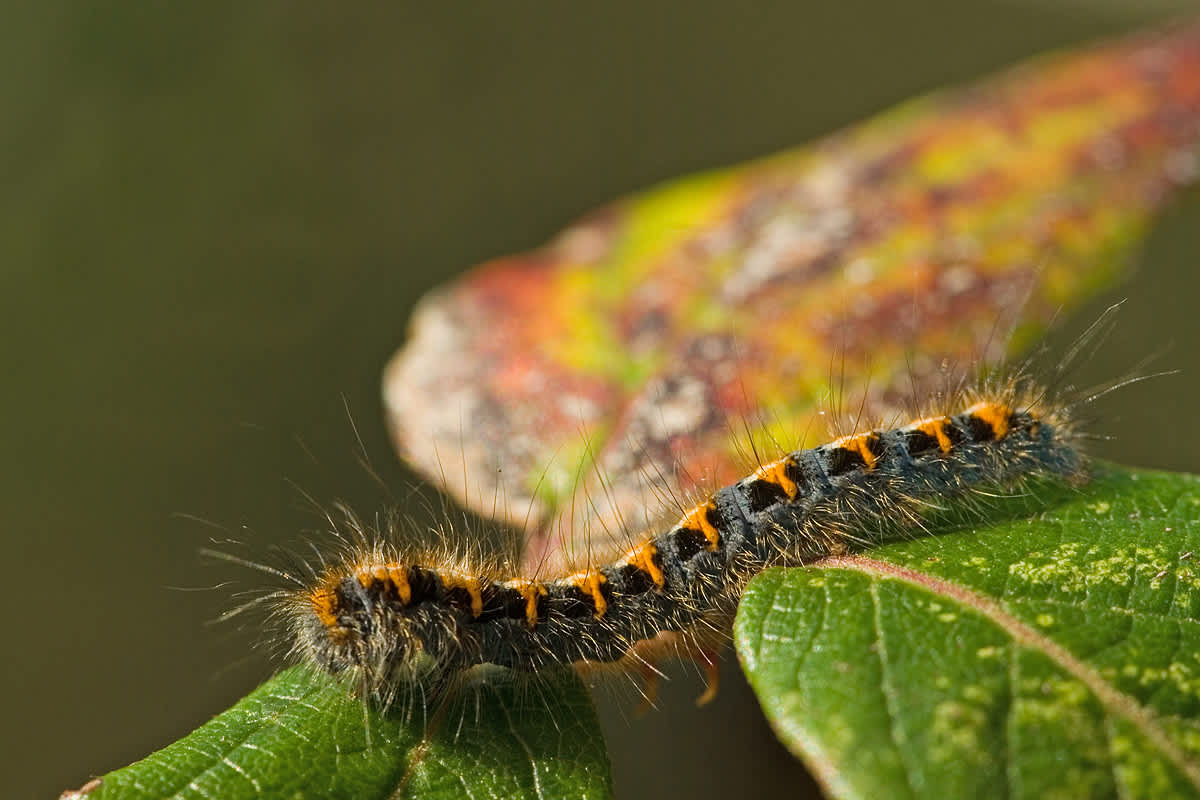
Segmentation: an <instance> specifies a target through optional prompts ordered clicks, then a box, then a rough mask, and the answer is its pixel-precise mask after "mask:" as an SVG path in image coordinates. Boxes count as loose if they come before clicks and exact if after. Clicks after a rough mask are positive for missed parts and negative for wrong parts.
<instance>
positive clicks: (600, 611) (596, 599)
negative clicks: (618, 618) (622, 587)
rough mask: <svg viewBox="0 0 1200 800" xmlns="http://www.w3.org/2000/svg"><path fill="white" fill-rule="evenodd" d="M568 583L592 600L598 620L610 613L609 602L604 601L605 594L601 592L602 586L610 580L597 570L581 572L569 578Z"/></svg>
mask: <svg viewBox="0 0 1200 800" xmlns="http://www.w3.org/2000/svg"><path fill="white" fill-rule="evenodd" d="M567 582H568V583H570V584H572V585H573V586H575V587H576V588H577V589H579V591H581V592H583V593H584V594H586V595H588V596H589V597H591V598H592V605H594V606H595V607H596V619H600V618H602V617H603V616H604V615H605V614H607V613H608V601H607V600H605V599H604V593H603V592H601V591H600V585H601V584H603V583H608V578H606V577H604V575H603V574H601V573H599V572H596V571H595V570H592V571H590V572H579V573H576V574H574V575H572V576H571V577H569V578H567Z"/></svg>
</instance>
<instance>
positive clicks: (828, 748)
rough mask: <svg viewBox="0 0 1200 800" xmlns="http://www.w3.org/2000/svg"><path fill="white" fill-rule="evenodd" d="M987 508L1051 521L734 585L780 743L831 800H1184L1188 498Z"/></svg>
mask: <svg viewBox="0 0 1200 800" xmlns="http://www.w3.org/2000/svg"><path fill="white" fill-rule="evenodd" d="M996 502H997V507H996V510H997V512H998V513H1000V514H1002V515H1004V511H1005V509H1004V505H1005V504H1006V503H1009V502H1011V503H1012V504H1013V505H1014V506H1016V508H1014V509H1011V510H1012V511H1022V512H1027V511H1028V510H1029V509H1030V508H1037V507H1045V506H1049V507H1050V510H1049V511H1045V512H1044V513H1038V514H1036V515H1034V516H1032V517H1026V516H1023V515H1021V514H1018V515H1016V516H1015V517H1011V518H1010V519H1008V520H1005V519H1004V518H1003V516H1002V517H1001V519H999V520H998V521H993V522H990V523H988V524H976V525H971V526H968V527H966V528H961V529H960V530H958V531H951V532H948V533H946V534H945V535H941V536H936V537H931V538H924V539H919V540H913V541H909V542H904V543H899V544H893V545H890V546H886V547H883V548H879V549H876V550H873V551H872V552H870V553H869V554H868V555H866V556H855V557H843V558H834V559H828V560H826V561H824V562H821V563H819V564H815V565H813V566H811V567H806V568H797V569H772V570H769V571H767V572H764V573H763V574H761V575H759V576H758V577H757V578H755V579H754V580H753V581H752V582H751V583H750V586H749V589H748V590H747V592H746V594H745V596H744V598H743V601H742V605H741V608H740V610H739V612H738V617H737V622H736V626H735V637H736V642H737V648H738V653H739V655H740V656H741V659H742V662H743V665H744V667H745V669H746V671H747V674H748V675H749V677H750V681H751V684H752V686H753V687H754V689H755V691H756V692H757V694H758V696H759V699H760V701H761V703H762V706H763V710H764V711H765V712H766V714H767V717H768V718H769V719H770V720H771V723H772V725H773V726H774V727H775V729H776V731H777V732H778V734H779V736H780V738H781V739H782V740H783V742H784V743H785V744H786V745H787V746H788V747H790V748H791V749H792V750H793V751H794V752H796V753H797V754H798V755H800V756H802V757H803V758H804V759H805V760H806V762H807V763H808V765H809V766H810V768H811V769H812V770H813V772H814V773H815V774H816V775H817V776H818V777H819V778H820V780H821V781H822V782H823V783H824V784H825V786H826V788H827V790H828V791H829V792H830V794H831V795H833V796H834V797H840V798H868V797H897V798H898V797H914V798H915V797H978V798H987V797H996V798H1013V797H1030V798H1035V797H1036V798H1054V797H1059V798H1078V797H1089V798H1093V797H1113V798H1117V797H1120V798H1135V797H1139V798H1140V797H1144V798H1163V797H1200V563H1197V558H1198V557H1200V479H1198V478H1196V477H1191V476H1182V475H1168V474H1163V473H1153V472H1129V471H1124V470H1119V469H1116V468H1107V467H1106V468H1104V469H1103V470H1102V472H1101V474H1100V476H1099V477H1098V479H1097V480H1096V481H1095V482H1093V483H1092V484H1091V485H1089V486H1088V487H1086V488H1085V489H1083V490H1082V491H1079V490H1071V489H1058V490H1054V489H1052V488H1046V487H1043V488H1041V489H1039V490H1036V491H1035V493H1034V496H1032V497H1028V498H1024V499H1020V498H1017V499H1012V498H1009V499H1005V500H997V501H996ZM1005 516H1008V515H1005Z"/></svg>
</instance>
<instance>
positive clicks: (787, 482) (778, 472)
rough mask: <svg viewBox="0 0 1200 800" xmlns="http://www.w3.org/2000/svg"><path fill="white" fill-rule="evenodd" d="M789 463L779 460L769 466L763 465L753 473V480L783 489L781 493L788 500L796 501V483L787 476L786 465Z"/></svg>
mask: <svg viewBox="0 0 1200 800" xmlns="http://www.w3.org/2000/svg"><path fill="white" fill-rule="evenodd" d="M789 463H791V462H789V461H788V459H786V458H781V459H779V460H778V461H772V462H771V463H770V464H763V465H762V466H761V467H759V468H758V469H757V470H755V472H754V478H755V480H760V481H766V482H767V483H770V484H772V485H774V486H778V487H779V488H780V489H783V493H784V494H786V495H787V498H788V500H795V499H796V491H797V489H796V482H795V481H794V480H792V479H791V478H789V477H788V476H787V468H788V464H789Z"/></svg>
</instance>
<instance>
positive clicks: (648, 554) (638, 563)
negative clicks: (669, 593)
mask: <svg viewBox="0 0 1200 800" xmlns="http://www.w3.org/2000/svg"><path fill="white" fill-rule="evenodd" d="M656 555H658V548H657V547H655V546H654V543H653V542H646V543H645V544H643V545H642V546H641V547H639V548H637V549H636V550H631V551H630V552H629V554H628V555H627V556H626V557H625V561H626V563H628V564H630V565H632V566H634V567H637V568H638V569H640V570H641V571H642V572H644V573H646V574H647V575H649V576H650V580H652V581H654V585H655V586H657V587H658V588H659V589H661V588H663V586H665V585H666V582H667V581H666V578H664V577H663V574H662V570H661V569H659V568H658V565H657V564H655V563H654V557H655V556H656Z"/></svg>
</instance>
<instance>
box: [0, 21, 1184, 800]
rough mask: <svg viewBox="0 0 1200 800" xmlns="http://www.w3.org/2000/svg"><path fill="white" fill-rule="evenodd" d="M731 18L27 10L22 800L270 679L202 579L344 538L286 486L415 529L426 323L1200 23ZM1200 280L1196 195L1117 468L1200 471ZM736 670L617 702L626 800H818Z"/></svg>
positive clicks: (1175, 225)
mask: <svg viewBox="0 0 1200 800" xmlns="http://www.w3.org/2000/svg"><path fill="white" fill-rule="evenodd" d="M1129 5H1130V6H1132V4H1129ZM1185 5H1186V4H1185V3H1175V4H1174V10H1175V11H1178V10H1179V9H1181V8H1183V7H1184V6H1185ZM403 6H408V7H403ZM732 9H733V5H732V4H728V5H725V4H721V5H714V6H713V7H708V6H704V5H700V4H696V3H684V2H677V3H654V4H646V3H642V2H613V1H610V2H607V3H604V4H602V5H599V4H597V5H595V6H593V7H591V8H584V7H581V6H578V5H571V6H570V7H569V8H567V7H565V6H552V5H550V4H542V3H516V2H512V3H504V4H486V5H485V4H478V5H466V4H461V5H455V6H453V7H451V6H450V5H449V4H428V5H422V6H420V7H417V4H392V5H390V6H388V7H387V8H375V7H372V8H370V9H369V10H347V9H345V8H336V9H335V8H333V7H332V6H330V4H327V3H318V2H307V0H303V1H302V2H293V3H275V2H266V3H256V4H241V3H220V2H209V3H204V4H200V3H166V2H139V3H123V4H121V3H91V4H84V3H65V2H53V1H49V2H41V3H29V4H22V5H20V6H14V7H10V8H7V9H6V11H7V14H6V20H5V26H4V30H3V32H2V33H0V42H2V46H0V64H2V65H3V66H2V67H0V114H2V115H3V122H2V124H0V176H2V179H0V186H2V187H3V188H2V190H0V204H2V212H0V287H2V288H0V314H2V319H3V325H4V328H3V337H2V338H0V363H2V364H3V366H4V391H3V392H0V419H2V420H3V423H2V424H0V437H2V442H3V453H4V459H3V461H2V462H0V508H2V509H3V512H4V515H3V534H2V535H3V537H4V539H3V541H4V547H5V553H6V557H5V578H6V581H7V586H6V587H5V590H4V595H5V601H4V606H5V608H6V609H7V611H6V618H7V620H8V621H7V623H6V628H7V632H8V634H9V641H8V643H7V644H5V646H4V648H5V656H4V658H3V659H2V660H0V662H2V669H3V670H4V680H3V682H2V683H0V692H2V693H3V695H2V701H0V708H3V710H4V712H3V715H2V716H3V719H4V722H3V729H2V730H0V737H2V739H0V753H2V754H3V761H4V763H6V764H8V765H9V767H8V769H6V770H5V773H6V774H5V780H4V784H5V787H4V794H5V795H6V796H9V797H29V796H43V797H45V796H53V795H55V794H57V792H59V791H61V790H63V789H67V788H71V787H74V786H77V785H79V784H81V783H83V782H84V781H85V780H87V779H88V778H89V777H90V776H92V775H96V774H101V773H103V772H106V771H108V770H110V769H112V768H115V767H118V766H121V765H123V764H125V763H127V762H129V761H131V760H133V759H136V758H138V757H139V756H142V755H144V754H145V753H147V752H148V751H150V750H151V749H153V748H155V747H157V746H160V745H163V744H166V743H167V742H169V741H171V740H173V739H174V738H176V737H178V736H180V735H181V734H183V733H186V732H187V731H188V730H190V729H191V728H193V727H194V726H196V725H197V724H199V723H200V722H202V721H204V720H205V719H207V718H208V717H209V716H211V715H212V714H214V713H216V712H218V711H220V710H222V709H223V708H225V707H226V706H228V705H229V704H230V703H231V702H233V701H234V700H235V699H237V698H238V697H240V696H241V695H242V694H243V693H244V692H245V691H247V690H248V689H249V688H251V687H252V686H254V685H255V684H257V683H258V682H259V681H260V680H261V679H262V678H263V677H265V676H266V675H268V674H269V672H270V670H271V668H272V667H271V665H270V664H269V663H268V661H267V660H266V658H265V656H263V655H262V654H261V653H256V652H255V651H254V650H253V649H252V643H253V642H254V640H255V636H254V633H253V632H252V631H238V630H236V629H235V627H234V626H211V625H207V624H206V622H207V621H210V620H212V619H214V618H215V617H216V616H218V615H219V614H220V612H221V611H222V610H224V609H226V608H228V607H229V605H230V603H231V600H230V592H231V590H230V589H229V588H217V589H214V588H213V587H216V586H217V585H218V584H221V583H223V582H225V581H227V580H231V579H236V580H239V581H240V580H242V579H244V578H245V577H246V576H245V575H244V574H241V573H240V572H239V571H237V570H236V569H235V568H233V567H231V566H229V565H213V564H209V563H206V562H205V561H204V560H203V559H202V558H201V557H200V556H199V555H198V552H197V551H198V550H199V549H200V548H201V547H203V546H204V545H206V544H207V543H208V541H209V539H210V537H217V538H222V537H233V538H238V539H241V540H244V541H247V542H249V543H250V544H251V545H252V549H251V552H266V550H267V547H268V544H269V543H270V542H287V541H293V540H294V538H295V536H296V535H297V533H298V532H299V531H302V530H305V529H310V528H313V527H316V526H317V520H316V519H315V518H314V516H313V514H312V512H311V510H310V509H308V508H307V507H306V505H305V503H304V501H303V500H302V498H301V496H300V493H299V492H298V491H297V489H296V488H295V487H294V486H293V485H292V483H291V482H295V484H297V485H299V486H300V487H302V488H303V489H304V490H305V491H307V492H309V493H311V494H312V495H313V496H314V497H316V498H317V499H318V500H321V501H330V500H333V499H335V498H342V499H345V500H347V501H348V502H349V503H350V504H351V505H353V506H355V507H357V508H360V509H371V508H373V507H375V506H377V505H378V504H380V503H381V502H382V501H383V500H384V499H385V494H384V493H383V492H382V491H380V489H379V488H378V487H377V486H375V485H374V484H373V482H372V480H371V479H370V478H369V477H368V475H367V473H366V471H365V470H364V469H363V468H362V467H361V466H360V465H359V464H358V461H357V455H356V443H355V438H354V434H353V432H352V429H351V425H350V422H349V421H348V416H347V414H346V411H345V410H344V408H343V400H344V401H345V404H346V406H348V407H349V409H350V412H351V415H352V416H353V419H354V422H355V423H356V424H357V426H358V429H359V431H360V432H361V435H362V439H363V442H364V443H365V447H366V451H367V453H368V455H369V457H370V459H371V460H372V462H373V463H374V466H375V468H376V470H377V471H378V472H379V473H380V475H381V476H382V477H383V479H384V481H385V482H386V483H388V484H390V485H391V486H393V487H395V492H396V494H398V495H399V496H401V497H403V496H405V495H406V494H407V493H408V487H410V486H411V485H412V484H413V483H414V482H415V481H416V479H415V478H414V477H413V476H412V475H410V474H408V473H406V472H405V470H404V469H403V468H402V467H401V466H400V465H399V463H398V462H397V460H396V458H395V456H394V455H392V453H391V452H390V450H389V446H388V443H387V438H386V435H385V432H384V428H383V424H382V413H381V410H380V401H379V397H378V393H379V389H378V386H379V374H380V370H381V368H382V365H383V363H384V361H385V360H386V359H387V357H388V356H389V355H390V353H391V352H392V351H393V350H394V349H395V348H396V347H398V346H399V345H400V344H401V342H402V341H403V338H404V332H405V326H406V321H407V318H408V316H409V313H410V311H411V308H412V306H413V303H414V302H415V301H416V299H417V298H418V297H419V296H420V295H421V294H422V293H424V292H425V291H427V290H428V289H430V288H431V287H433V286H436V285H437V284H439V283H441V282H442V281H444V280H446V279H447V278H449V277H450V276H452V275H454V274H456V273H458V272H460V271H462V270H463V269H464V268H465V267H467V266H469V265H470V264H472V263H475V262H478V261H480V260H482V259H485V258H488V257H491V256H495V255H499V254H503V253H506V252H510V251H514V250H520V249H525V248H528V247H531V246H534V245H537V244H538V243H540V242H541V241H543V240H544V239H545V238H547V237H548V236H550V235H551V234H553V233H554V232H555V231H556V230H557V229H559V228H560V227H562V226H563V225H564V224H566V223H567V222H569V221H570V220H571V219H572V218H573V217H575V216H577V215H578V214H580V213H581V212H584V211H586V210H588V209H590V208H592V207H594V206H596V205H598V204H600V203H602V202H604V201H606V200H609V199H612V198H613V197H615V196H617V195H620V194H623V193H626V192H629V191H633V190H636V189H639V188H642V187H644V186H646V185H647V184H650V183H652V182H654V181H657V180H660V179H664V178H668V177H672V176H677V175H680V174H683V173H687V172H689V171H693V170H696V169H700V168H704V167H711V166H716V165H722V164H726V163H730V162H735V161H738V160H742V159H746V158H750V157H753V156H757V155H763V154H766V153H770V152H772V151H775V150H778V149H780V148H783V147H787V146H790V145H794V144H798V143H800V142H803V141H805V140H808V139H811V138H813V137H815V136H817V135H820V134H822V133H825V132H828V131H831V130H833V129H835V128H837V127H840V126H842V125H844V124H847V123H850V122H854V121H856V120H858V119H860V118H863V117H866V116H868V115H869V114H871V113H873V112H875V111H877V110H880V109H882V108H885V107H887V106H889V105H891V104H893V103H895V102H897V101H900V100H904V99H906V98H908V97H910V96H913V95H914V94H917V93H920V92H923V91H925V90H928V89H931V88H934V87H937V86H941V85H946V84H952V83H956V82H962V81H967V80H970V79H971V78H973V77H975V76H978V75H981V74H985V73H987V72H990V71H992V70H995V69H997V68H1000V67H1003V66H1005V65H1008V64H1010V63H1012V62H1014V61H1016V60H1018V59H1020V58H1022V57H1024V56H1027V55H1030V54H1034V53H1039V52H1042V51H1045V50H1048V49H1052V48H1057V47H1064V46H1070V45H1073V44H1077V43H1080V42H1083V41H1086V40H1088V39H1092V38H1096V37H1101V36H1105V35H1109V34H1115V33H1119V32H1122V31H1126V30H1131V29H1133V28H1136V27H1138V26H1140V25H1143V24H1145V23H1146V22H1147V21H1149V20H1152V19H1154V18H1159V19H1161V18H1163V17H1164V15H1165V14H1168V13H1171V11H1172V5H1171V4H1168V3H1160V4H1159V5H1158V6H1157V8H1155V9H1153V10H1148V9H1147V8H1146V7H1143V9H1142V10H1140V11H1138V12H1136V13H1135V12H1133V11H1132V10H1130V9H1128V8H1125V6H1124V5H1123V4H1120V3H1115V2H1114V3H1098V4H1097V3H1092V4H1088V3H1084V2H1079V3H1075V4H1064V3H1046V4H1045V5H1044V6H1039V5H1034V4H1023V3H1014V2H1007V3H1004V2H975V3H969V4H967V3H960V2H950V1H949V0H935V1H933V2H921V3H910V4H894V5H893V4H884V3H878V2H873V0H852V1H850V2H843V3H840V4H809V3H762V4H757V5H756V6H755V7H754V11H753V13H740V14H735V13H734V12H733V10H732ZM1197 252H1200V198H1198V197H1197V193H1196V192H1194V191H1193V192H1192V193H1191V194H1190V195H1189V196H1187V197H1184V198H1183V200H1182V202H1180V203H1177V204H1176V205H1175V206H1174V207H1173V208H1172V210H1171V211H1170V212H1169V213H1168V215H1167V217H1166V218H1165V219H1164V220H1163V221H1162V223H1161V224H1160V225H1159V226H1158V227H1157V228H1156V230H1155V232H1154V234H1153V236H1152V238H1151V239H1150V240H1149V241H1148V242H1147V243H1146V247H1145V249H1144V251H1143V254H1142V257H1141V258H1140V265H1139V267H1138V270H1137V272H1136V274H1135V276H1134V278H1133V279H1132V280H1131V281H1130V282H1129V283H1127V284H1126V285H1125V286H1123V287H1122V288H1121V289H1119V290H1118V291H1116V292H1114V293H1113V294H1112V295H1111V297H1110V298H1109V299H1116V298H1119V297H1126V296H1127V297H1129V298H1130V299H1129V303H1128V304H1127V309H1126V311H1124V312H1123V313H1122V318H1121V322H1120V325H1119V327H1118V330H1117V333H1116V335H1115V336H1114V337H1113V339H1112V341H1111V342H1110V343H1109V344H1108V345H1107V346H1106V348H1105V349H1104V351H1103V352H1102V358H1100V359H1097V360H1096V362H1094V363H1091V364H1089V365H1088V366H1087V371H1088V373H1089V375H1092V376H1093V377H1095V378H1097V379H1098V380H1099V379H1106V378H1111V377H1113V376H1114V374H1118V373H1119V372H1121V371H1122V370H1124V369H1125V368H1126V367H1128V366H1129V365H1130V364H1132V363H1134V362H1136V361H1138V360H1139V359H1140V358H1142V357H1144V356H1146V355H1147V354H1152V353H1158V352H1162V351H1163V350H1164V348H1169V349H1167V350H1166V353H1165V355H1163V356H1162V357H1161V358H1160V359H1159V360H1158V362H1157V363H1158V364H1160V365H1162V366H1164V367H1179V368H1182V369H1183V370H1185V372H1184V374H1183V375H1180V376H1176V377H1171V378H1166V379H1160V380H1155V381H1152V382H1149V383H1147V384H1143V385H1141V386H1139V387H1135V388H1133V389H1130V390H1128V391H1122V392H1120V393H1118V394H1117V395H1116V396H1115V397H1113V398H1112V401H1111V402H1109V403H1107V404H1106V406H1105V410H1106V414H1105V429H1106V430H1109V431H1112V432H1113V433H1115V434H1116V436H1117V437H1118V438H1116V439H1115V440H1113V441H1110V442H1105V443H1103V444H1101V445H1100V447H1099V450H1100V452H1101V454H1102V455H1104V456H1107V457H1110V458H1114V459H1117V460H1120V461H1123V462H1126V463H1130V464H1139V465H1147V466H1156V467H1167V468H1174V469H1190V470H1193V471H1200V428H1197V426H1195V425H1193V424H1191V419H1190V416H1189V415H1188V413H1187V412H1188V411H1190V410H1191V409H1192V408H1193V407H1194V403H1193V402H1191V398H1193V397H1195V396H1196V393H1197V390H1198V389H1200V369H1198V368H1197V367H1200V360H1198V359H1197V357H1196V355H1195V351H1194V350H1193V347H1194V344H1195V342H1196V341H1197V336H1198V334H1200V315H1197V314H1196V312H1195V299H1196V298H1197V297H1198V296H1200V295H1198V294H1197V291H1198V289H1200V284H1198V280H1197V277H1196V275H1197V269H1196V266H1197V257H1196V255H1195V254H1196V253H1197ZM1100 306H1101V304H1100V303H1096V304H1095V305H1094V308H1093V309H1089V310H1086V311H1084V312H1083V313H1081V314H1080V315H1078V317H1077V318H1075V319H1072V320H1070V321H1068V324H1067V325H1066V327H1065V328H1064V330H1062V331H1060V332H1058V334H1056V338H1057V339H1058V340H1059V341H1063V340H1067V339H1069V337H1070V336H1071V335H1072V333H1073V332H1074V331H1077V330H1079V329H1080V327H1081V326H1082V324H1083V323H1084V322H1085V321H1087V320H1089V319H1093V318H1094V314H1095V313H1096V310H1098V309H1099V308H1100ZM1172 344H1173V347H1171V345H1172ZM1101 362H1102V363H1101ZM189 515H192V516H195V517H199V518H202V519H203V520H207V521H210V522H211V523H214V524H215V525H216V526H219V527H213V526H210V525H208V524H205V523H202V522H198V521H196V520H194V519H191V518H189ZM219 528H224V529H225V530H220V529H219ZM173 587H184V588H189V587H190V588H197V589H200V590H199V591H178V590H177V589H176V588H173ZM206 587H207V588H206ZM734 672H736V669H735V668H733V667H732V666H729V667H728V668H727V670H726V678H727V689H726V691H725V692H724V694H723V695H722V696H721V697H720V698H719V699H718V701H717V703H716V705H715V707H713V708H709V709H706V710H703V711H697V710H695V709H693V708H692V707H691V703H690V698H691V697H692V696H694V695H695V693H696V692H697V691H698V689H699V685H700V684H699V681H698V680H697V679H695V678H693V677H691V676H690V675H688V671H687V670H686V669H677V670H675V672H674V674H677V675H679V676H680V679H679V680H676V681H674V682H673V683H672V685H671V686H670V687H668V691H667V692H666V694H665V696H664V710H663V711H661V712H659V713H656V714H652V715H650V716H649V717H648V718H645V719H640V720H638V719H632V716H633V715H632V713H631V710H632V703H631V702H630V701H629V698H628V697H627V696H624V695H622V696H621V697H620V698H619V699H618V700H617V701H616V702H608V701H606V702H605V708H604V714H605V716H606V720H607V723H606V724H607V726H608V729H609V731H610V734H611V735H610V739H611V747H612V750H613V756H614V762H615V770H616V780H617V785H618V791H619V792H620V794H621V796H623V797H636V796H651V795H654V796H660V797H666V796H684V795H686V796H688V797H690V798H701V797H716V796H730V795H731V794H733V793H735V792H739V790H742V789H745V788H746V787H747V785H749V786H750V787H759V786H761V787H762V791H764V792H765V791H766V790H767V783H766V781H768V780H774V781H778V782H780V784H781V785H783V786H786V787H787V789H788V791H789V793H790V794H797V793H799V792H800V790H801V788H802V787H803V786H804V784H802V783H800V781H802V780H804V779H803V778H802V777H801V776H800V773H799V771H798V768H797V767H796V766H795V765H794V764H793V763H792V762H791V760H790V757H789V756H787V755H786V753H784V752H783V751H782V750H781V749H780V748H779V747H778V745H776V744H774V741H773V739H772V737H771V735H770V733H769V731H767V730H766V729H765V726H763V725H762V724H761V723H760V722H758V719H759V712H758V711H757V709H756V708H755V706H754V703H753V700H752V699H751V698H750V697H749V696H748V694H747V693H746V690H745V689H744V688H743V687H739V686H738V685H737V681H736V680H734V678H733V673H734Z"/></svg>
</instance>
